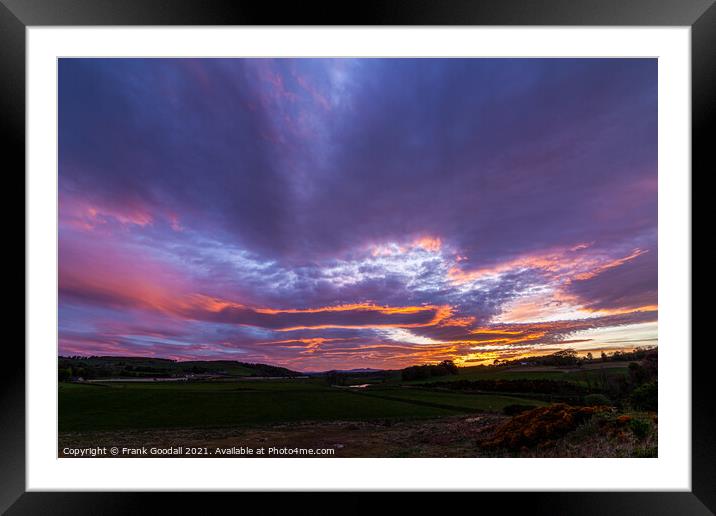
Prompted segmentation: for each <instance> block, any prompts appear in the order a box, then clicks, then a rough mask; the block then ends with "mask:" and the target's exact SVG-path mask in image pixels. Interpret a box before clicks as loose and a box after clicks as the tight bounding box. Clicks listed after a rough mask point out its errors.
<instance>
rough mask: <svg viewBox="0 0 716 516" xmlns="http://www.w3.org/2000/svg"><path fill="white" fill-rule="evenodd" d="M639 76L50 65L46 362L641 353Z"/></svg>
mask: <svg viewBox="0 0 716 516" xmlns="http://www.w3.org/2000/svg"><path fill="white" fill-rule="evenodd" d="M657 254H658V250H657V61H656V60H655V59H278V60H265V59H171V60H165V59H146V60H144V59H61V60H60V62H59V352H60V354H62V355H141V356H154V357H164V358H174V359H179V360H188V359H231V360H240V361H243V362H263V363H269V364H277V365H282V366H286V367H289V368H292V369H296V370H303V371H318V370H326V369H335V368H339V369H349V368H365V367H373V368H398V367H404V366H407V365H412V364H416V363H426V362H434V361H438V360H443V359H448V358H449V359H454V360H456V362H458V363H459V364H464V365H469V364H479V363H481V362H485V361H487V362H490V363H491V362H492V361H493V360H494V359H495V358H500V359H505V358H513V357H519V356H525V355H532V354H545V353H550V352H553V351H556V350H559V349H565V348H575V349H578V350H580V351H582V352H585V351H587V350H592V351H593V352H594V353H595V354H598V353H599V351H600V350H603V349H625V348H630V347H635V346H652V345H656V344H657V340H656V339H657Z"/></svg>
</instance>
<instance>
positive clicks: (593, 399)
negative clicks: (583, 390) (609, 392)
mask: <svg viewBox="0 0 716 516" xmlns="http://www.w3.org/2000/svg"><path fill="white" fill-rule="evenodd" d="M584 404H585V405H589V406H595V405H611V404H612V402H611V400H610V399H609V398H607V397H606V396H605V395H604V394H587V395H586V396H585V397H584Z"/></svg>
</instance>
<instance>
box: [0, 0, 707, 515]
mask: <svg viewBox="0 0 716 516" xmlns="http://www.w3.org/2000/svg"><path fill="white" fill-rule="evenodd" d="M353 5H354V9H350V8H347V5H346V4H341V3H338V2H335V3H332V4H328V5H322V4H320V3H305V2H301V3H284V4H282V5H281V6H280V7H279V6H274V5H272V4H269V3H266V2H245V1H230V0H189V1H183V0H174V1H172V0H121V1H116V0H0V114H1V116H0V127H2V131H3V138H2V141H3V143H4V146H5V148H6V149H5V152H4V153H3V155H4V158H5V159H4V162H5V163H8V162H12V163H15V165H13V166H12V167H8V168H5V167H3V168H4V170H5V175H6V177H7V176H10V175H11V174H13V173H14V174H16V176H18V177H19V175H20V174H19V171H20V168H21V167H22V169H23V170H24V164H25V30H26V28H27V27H28V26H83V25H84V26H86V25H104V26H107V25H286V24H290V25H571V26H579V25H620V26H690V27H691V29H692V32H691V45H692V46H691V52H692V57H691V59H692V62H691V64H692V66H691V73H692V177H693V170H700V171H701V172H700V174H701V175H706V173H707V172H708V171H713V170H716V160H715V159H714V154H713V152H712V148H713V147H714V146H713V140H712V138H713V137H710V135H712V134H716V131H714V125H716V124H715V123H714V118H715V117H714V114H715V111H716V108H715V106H716V102H714V99H715V98H716V5H715V0H492V1H474V0H441V1H435V0H433V1H429V0H414V1H412V2H406V1H404V0H403V1H401V0H393V1H383V2H379V1H368V0H364V1H362V2H359V3H356V4H353ZM709 129H711V130H710V131H709ZM8 158H10V159H8ZM12 158H14V159H12ZM689 344H690V343H689ZM691 351H692V372H693V377H692V457H691V465H692V491H690V492H641V493H629V492H609V493H502V494H499V493H471V494H466V495H461V497H463V496H470V497H471V499H470V500H469V501H467V503H470V504H475V503H479V504H483V503H485V502H487V503H489V502H498V503H499V504H500V506H501V507H503V508H505V507H506V508H508V509H521V510H529V511H530V512H531V513H533V514H572V513H577V514H604V513H607V514H612V515H616V514H712V513H714V512H716V438H714V436H715V435H716V427H715V425H714V421H715V420H716V418H715V417H714V415H715V414H716V404H714V402H713V401H712V400H711V394H712V392H713V389H712V388H711V386H712V383H711V381H710V376H711V370H712V368H713V367H714V366H713V364H714V361H713V360H712V358H713V356H714V354H713V352H712V351H711V346H710V345H709V342H708V341H706V342H703V341H702V342H694V344H693V345H692V346H691ZM4 352H5V357H6V360H7V361H6V362H5V367H4V371H3V374H2V375H0V381H2V391H0V434H1V436H2V437H1V440H0V464H1V468H2V469H1V471H0V509H2V510H7V514H85V513H86V514H100V513H101V514H127V513H133V512H142V511H143V510H146V509H147V508H148V507H149V505H148V504H149V503H151V502H150V500H151V501H154V499H156V498H158V499H159V500H158V503H160V504H161V506H162V509H163V511H162V512H167V513H168V512H170V511H174V510H175V508H177V510H178V511H179V512H185V511H186V510H189V509H191V508H192V504H193V503H196V502H195V501H194V500H193V499H189V495H188V494H186V493H184V494H180V493H163V494H160V493H156V494H149V493H97V492H93V493H60V492H51V493H50V492H47V493H40V492H26V489H25V352H24V349H23V348H22V347H21V346H20V344H19V339H18V340H16V341H13V342H6V345H5V349H4ZM214 496H218V497H221V498H224V499H228V498H229V497H235V496H236V495H234V494H228V493H226V494H215V495H214ZM240 496H242V502H241V503H242V505H244V506H245V504H246V503H247V499H246V497H247V496H249V497H250V498H254V497H255V495H253V494H251V495H248V494H246V493H244V494H241V495H240ZM291 496H292V501H291V504H292V505H297V504H298V505H304V504H306V503H313V502H312V501H308V500H306V498H305V496H306V494H304V493H299V494H295V495H291ZM348 496H351V497H357V496H358V495H357V494H352V495H348ZM375 496H377V495H376V494H369V495H361V496H360V497H359V498H356V501H355V503H352V505H353V506H354V508H360V507H361V506H363V507H364V508H365V509H370V507H372V506H373V504H374V503H376V502H375V501H373V498H374V497H375ZM414 496H415V497H416V500H420V499H421V497H422V495H414ZM455 496H457V495H455ZM272 497H273V499H272V507H274V508H275V507H276V506H275V505H273V504H274V503H276V502H279V503H280V502H281V501H282V499H283V498H284V495H280V496H276V494H274V495H272ZM296 498H298V499H296ZM508 500H509V501H508ZM215 501H216V500H213V502H215ZM227 501H228V500H227ZM346 502H347V501H346V500H343V501H342V502H340V503H341V504H346ZM199 503H201V502H199ZM249 503H250V500H249ZM272 512H273V511H272Z"/></svg>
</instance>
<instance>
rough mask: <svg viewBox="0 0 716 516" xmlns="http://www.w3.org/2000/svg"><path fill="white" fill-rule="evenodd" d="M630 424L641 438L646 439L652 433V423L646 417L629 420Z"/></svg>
mask: <svg viewBox="0 0 716 516" xmlns="http://www.w3.org/2000/svg"><path fill="white" fill-rule="evenodd" d="M628 426H629V429H630V430H631V431H632V433H633V434H634V435H635V436H636V437H638V438H639V439H644V438H645V437H646V436H647V435H649V434H650V433H651V424H650V423H649V422H648V421H646V420H644V419H632V420H630V421H629V423H628Z"/></svg>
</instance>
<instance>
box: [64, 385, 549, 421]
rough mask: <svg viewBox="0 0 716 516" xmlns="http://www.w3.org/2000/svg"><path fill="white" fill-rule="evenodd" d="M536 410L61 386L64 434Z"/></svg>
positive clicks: (377, 397)
mask: <svg viewBox="0 0 716 516" xmlns="http://www.w3.org/2000/svg"><path fill="white" fill-rule="evenodd" d="M515 403H520V404H530V405H538V404H540V402H537V401H534V400H523V399H520V398H514V397H509V396H499V395H481V394H477V395H476V394H463V393H459V392H456V393H451V392H438V391H429V390H425V389H408V388H371V389H367V390H360V391H359V390H356V389H346V388H343V389H341V388H335V387H328V386H326V385H325V384H324V383H323V382H321V381H319V380H257V381H236V382H205V383H193V382H192V383H185V382H172V383H169V382H166V383H160V382H156V383H111V384H109V383H108V384H71V383H60V386H59V431H60V432H86V431H112V430H122V429H153V428H198V427H204V428H210V427H225V426H256V425H265V424H275V423H282V422H292V421H363V420H381V419H391V420H401V419H419V418H435V417H442V416H454V415H459V414H466V413H471V412H477V411H499V410H501V409H502V407H504V406H505V405H509V404H515Z"/></svg>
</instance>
